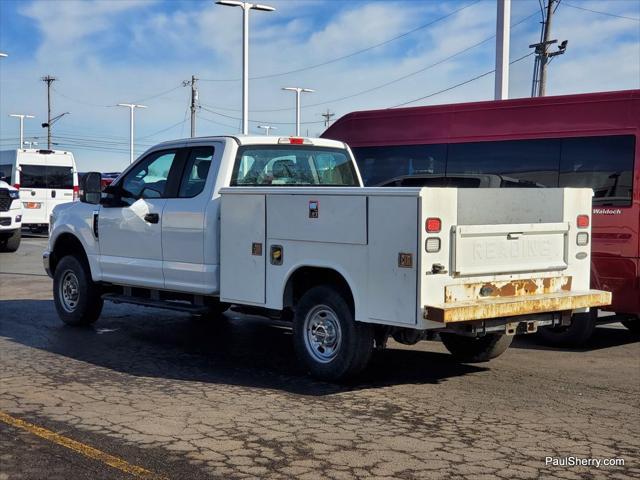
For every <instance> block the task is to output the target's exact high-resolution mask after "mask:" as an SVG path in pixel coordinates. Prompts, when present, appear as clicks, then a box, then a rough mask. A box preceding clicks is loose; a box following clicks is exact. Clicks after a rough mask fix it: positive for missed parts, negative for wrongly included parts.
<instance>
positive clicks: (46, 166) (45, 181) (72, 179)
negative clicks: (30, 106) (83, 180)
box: [0, 149, 79, 228]
mask: <svg viewBox="0 0 640 480" xmlns="http://www.w3.org/2000/svg"><path fill="white" fill-rule="evenodd" d="M0 177H3V178H4V179H5V181H6V182H7V183H9V184H10V185H13V186H14V187H15V188H17V189H19V190H20V200H21V201H22V205H23V207H24V214H23V217H22V225H23V226H25V227H30V228H38V227H46V226H47V225H48V224H49V215H50V214H51V211H52V210H53V208H54V207H55V206H56V205H59V204H61V203H67V202H72V201H75V200H77V199H78V192H79V188H78V172H77V170H76V162H75V160H74V158H73V154H72V153H71V152H65V151H56V150H35V149H20V150H4V151H0Z"/></svg>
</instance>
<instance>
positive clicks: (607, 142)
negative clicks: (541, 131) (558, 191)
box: [560, 135, 635, 205]
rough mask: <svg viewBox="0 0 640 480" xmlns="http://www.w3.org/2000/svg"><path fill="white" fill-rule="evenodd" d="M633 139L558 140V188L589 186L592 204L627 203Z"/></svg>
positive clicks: (630, 137)
mask: <svg viewBox="0 0 640 480" xmlns="http://www.w3.org/2000/svg"><path fill="white" fill-rule="evenodd" d="M634 150H635V138H634V137H633V136H632V135H624V136H623V135H619V136H608V137H585V138H567V139H564V140H563V143H562V162H561V166H560V186H561V187H589V188H593V191H594V198H593V203H594V204H596V205H630V204H631V194H632V180H633V157H634Z"/></svg>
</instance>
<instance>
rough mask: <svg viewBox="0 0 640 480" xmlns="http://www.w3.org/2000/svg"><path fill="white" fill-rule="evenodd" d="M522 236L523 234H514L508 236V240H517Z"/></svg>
mask: <svg viewBox="0 0 640 480" xmlns="http://www.w3.org/2000/svg"><path fill="white" fill-rule="evenodd" d="M521 236H522V232H512V233H508V234H507V240H517V239H519V238H520V237H521Z"/></svg>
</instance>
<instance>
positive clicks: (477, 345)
mask: <svg viewBox="0 0 640 480" xmlns="http://www.w3.org/2000/svg"><path fill="white" fill-rule="evenodd" d="M440 340H442V343H444V346H445V347H446V348H447V350H449V352H451V354H452V355H453V356H454V357H455V358H456V359H457V360H460V361H461V362H465V363H476V362H487V361H489V360H491V359H492V358H496V357H497V356H499V355H502V354H503V353H504V351H505V350H506V349H507V348H509V345H511V341H512V340H513V336H508V335H503V334H498V333H489V334H487V335H485V336H483V337H466V336H464V335H456V334H455V333H441V334H440Z"/></svg>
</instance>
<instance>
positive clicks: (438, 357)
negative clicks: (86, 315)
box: [0, 238, 640, 480]
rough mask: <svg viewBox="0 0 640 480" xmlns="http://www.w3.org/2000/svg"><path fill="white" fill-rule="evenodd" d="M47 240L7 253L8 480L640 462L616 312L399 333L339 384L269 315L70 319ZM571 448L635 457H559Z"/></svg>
mask: <svg viewBox="0 0 640 480" xmlns="http://www.w3.org/2000/svg"><path fill="white" fill-rule="evenodd" d="M44 246H45V240H43V239H36V238H28V239H25V240H23V244H22V245H21V247H20V250H19V251H18V252H17V253H15V254H0V480H3V479H39V478H48V479H57V478H60V479H62V478H64V479H70V478H73V479H84V478H86V479H103V478H104V479H111V478H171V479H183V478H184V479H192V478H193V479H199V478H301V479H306V478H309V479H311V478H323V479H324V478H335V479H347V478H405V479H410V478H447V479H448V478H469V479H479V478H495V477H499V478H505V479H512V478H521V479H527V478H543V477H555V478H564V479H578V478H620V479H622V478H639V477H640V463H639V460H638V459H639V458H640V338H638V337H637V336H633V335H632V334H631V333H630V332H628V331H627V330H626V329H624V328H623V327H622V326H621V325H619V324H612V325H606V326H601V327H598V328H597V330H596V334H595V336H594V338H593V339H592V340H591V342H590V343H589V344H588V345H586V346H585V347H584V348H582V349H580V350H563V349H551V348H547V347H544V346H543V345H541V344H539V343H538V341H537V340H536V338H531V337H525V338H519V339H517V340H516V341H515V342H514V345H513V346H512V347H511V348H510V349H509V350H508V351H507V352H506V353H505V354H504V355H502V356H501V357H500V358H498V359H495V360H493V361H492V362H490V363H486V364H479V365H466V364H458V363H455V362H453V361H452V359H451V358H450V356H449V355H448V354H447V353H446V350H445V349H444V348H443V347H442V345H441V344H440V343H439V342H436V341H430V342H421V343H419V344H418V345H415V346H413V347H406V346H402V345H399V344H396V343H394V342H390V344H389V348H388V349H387V350H385V351H382V352H377V353H376V354H375V356H374V359H373V362H372V364H371V366H370V367H369V368H368V369H367V371H366V372H365V373H364V374H363V375H362V377H360V378H359V379H357V381H355V382H354V383H352V384H349V385H334V384H329V383H323V382H318V381H315V380H312V379H310V378H309V377H307V376H306V375H305V372H304V370H303V369H302V368H301V366H300V365H299V364H298V362H297V360H296V358H295V355H294V352H293V347H292V345H291V338H290V332H289V331H288V330H287V329H286V328H283V327H282V326H279V325H275V326H274V325H272V324H269V323H268V322H267V321H265V320H261V319H258V318H256V317H244V316H240V315H237V314H235V313H233V312H231V313H227V314H226V315H225V317H224V318H221V319H219V320H217V321H201V320H196V319H193V318H191V317H190V316H189V315H186V314H180V313H175V312H166V311H160V310H155V309H147V308H142V307H134V306H124V305H112V304H107V305H106V306H105V309H104V312H103V316H102V318H101V319H100V320H99V321H98V322H97V323H96V324H95V325H94V326H92V327H89V328H71V327H67V326H64V325H63V324H62V323H61V322H60V321H59V320H58V318H57V316H56V313H55V309H54V306H53V303H52V300H51V298H52V294H51V283H52V282H51V280H50V279H49V278H48V277H47V276H45V275H44V273H43V271H42V266H41V260H40V253H41V252H42V250H43V249H44ZM570 456H575V457H581V458H594V459H609V458H621V459H623V460H624V462H625V464H624V466H615V467H610V466H600V468H597V467H595V466H551V465H545V458H546V457H556V458H564V457H570Z"/></svg>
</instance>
